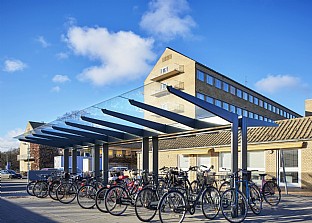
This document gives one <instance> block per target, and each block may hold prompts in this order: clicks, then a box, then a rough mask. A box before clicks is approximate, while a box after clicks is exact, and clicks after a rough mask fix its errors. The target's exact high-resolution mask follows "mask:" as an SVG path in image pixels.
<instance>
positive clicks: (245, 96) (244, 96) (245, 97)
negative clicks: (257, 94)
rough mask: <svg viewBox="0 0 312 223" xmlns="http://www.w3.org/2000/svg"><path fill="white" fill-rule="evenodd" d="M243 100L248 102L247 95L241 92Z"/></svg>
mask: <svg viewBox="0 0 312 223" xmlns="http://www.w3.org/2000/svg"><path fill="white" fill-rule="evenodd" d="M243 99H244V100H246V101H247V100H248V94H247V93H246V92H243Z"/></svg>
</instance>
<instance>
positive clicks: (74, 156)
mask: <svg viewBox="0 0 312 223" xmlns="http://www.w3.org/2000/svg"><path fill="white" fill-rule="evenodd" d="M71 172H72V173H77V148H73V149H72V171H71Z"/></svg>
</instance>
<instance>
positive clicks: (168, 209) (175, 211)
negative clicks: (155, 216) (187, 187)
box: [158, 191, 186, 223]
mask: <svg viewBox="0 0 312 223" xmlns="http://www.w3.org/2000/svg"><path fill="white" fill-rule="evenodd" d="M158 209H159V219H160V221H161V222H162V223H164V222H182V221H183V219H184V217H185V213H186V202H185V198H184V196H183V194H182V193H181V192H179V191H169V192H168V193H166V194H164V196H163V197H162V198H161V200H160V203H159V206H158Z"/></svg>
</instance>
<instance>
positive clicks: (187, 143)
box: [159, 116, 312, 150]
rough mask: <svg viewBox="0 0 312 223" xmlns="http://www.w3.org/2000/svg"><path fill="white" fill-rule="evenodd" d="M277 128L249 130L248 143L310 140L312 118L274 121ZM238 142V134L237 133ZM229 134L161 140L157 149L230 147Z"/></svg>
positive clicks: (222, 132)
mask: <svg viewBox="0 0 312 223" xmlns="http://www.w3.org/2000/svg"><path fill="white" fill-rule="evenodd" d="M276 123H277V124H278V125H279V126H278V127H255V128H249V129H248V133H247V139H248V143H259V144H260V143H268V142H272V143H273V142H281V141H303V140H312V117H311V116H309V117H303V118H295V119H285V120H279V121H276ZM239 142H240V133H239ZM230 144H231V132H230V131H220V132H212V133H209V134H200V135H195V136H189V137H185V136H184V137H181V138H176V139H163V140H160V142H159V148H162V149H163V150H164V149H177V148H196V147H197V148H198V147H206V148H207V147H217V146H230Z"/></svg>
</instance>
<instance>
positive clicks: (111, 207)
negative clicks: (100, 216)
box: [104, 176, 148, 216]
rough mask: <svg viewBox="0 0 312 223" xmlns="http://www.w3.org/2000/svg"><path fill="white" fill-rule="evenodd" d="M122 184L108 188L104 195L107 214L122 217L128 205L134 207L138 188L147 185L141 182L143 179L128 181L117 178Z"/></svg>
mask: <svg viewBox="0 0 312 223" xmlns="http://www.w3.org/2000/svg"><path fill="white" fill-rule="evenodd" d="M118 178H119V179H120V180H123V183H121V184H119V185H114V186H112V187H110V188H109V189H108V190H107V192H106V193H105V198H104V203H105V208H106V210H107V212H109V213H110V214H111V215H115V216H119V215H122V214H123V213H124V212H125V211H126V209H127V207H128V205H134V203H135V198H136V195H137V193H138V192H139V188H140V187H141V186H143V184H144V185H148V182H143V177H142V178H140V179H137V178H134V179H132V180H130V179H129V177H128V176H119V177H118Z"/></svg>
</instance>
